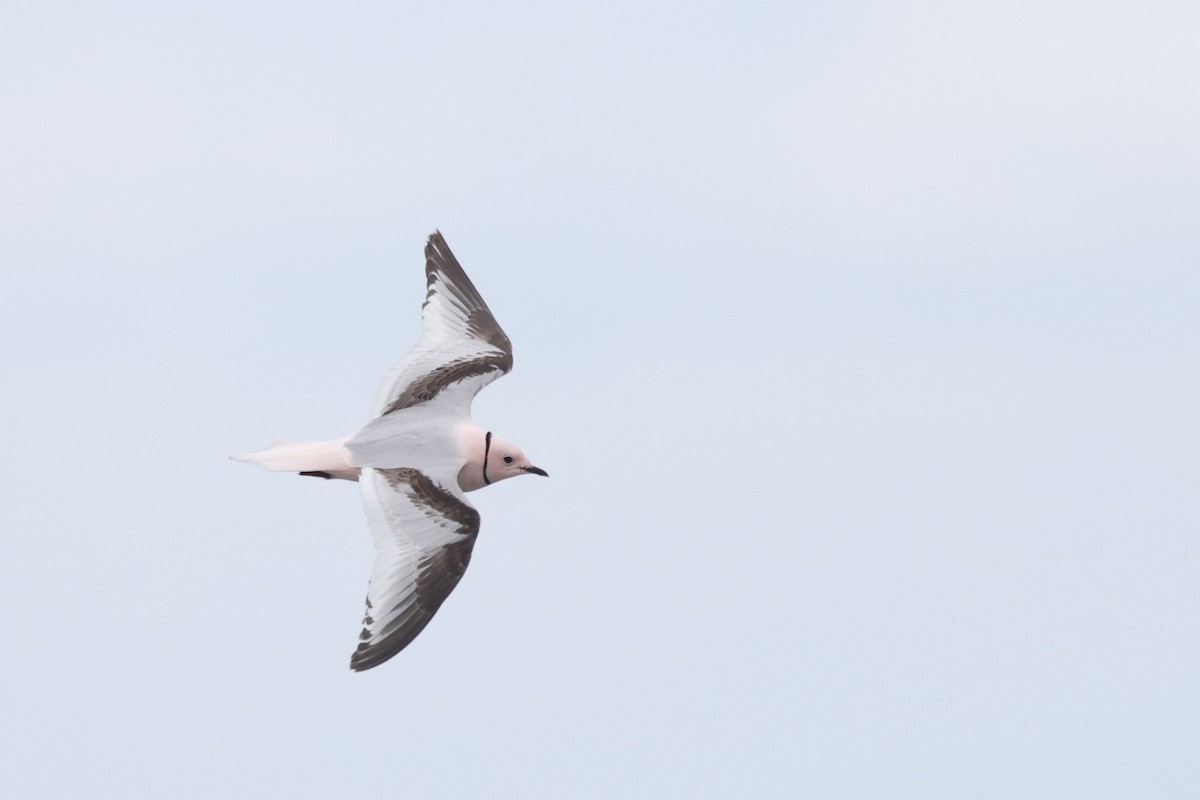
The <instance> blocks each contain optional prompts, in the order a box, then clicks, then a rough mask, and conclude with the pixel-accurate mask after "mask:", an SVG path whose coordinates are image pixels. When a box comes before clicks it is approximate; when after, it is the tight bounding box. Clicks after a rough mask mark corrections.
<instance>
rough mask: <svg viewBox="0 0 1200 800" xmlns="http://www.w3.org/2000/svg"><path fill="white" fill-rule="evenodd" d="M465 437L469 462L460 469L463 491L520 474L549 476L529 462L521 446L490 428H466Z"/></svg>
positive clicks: (459, 482)
mask: <svg viewBox="0 0 1200 800" xmlns="http://www.w3.org/2000/svg"><path fill="white" fill-rule="evenodd" d="M465 437H466V438H465V440H464V455H465V458H466V464H464V465H463V467H462V469H461V470H460V471H459V473H458V485H459V486H460V487H461V488H462V490H463V491H464V492H473V491H475V490H476V489H482V488H483V487H484V486H490V485H491V484H493V483H495V482H496V481H502V480H504V479H505V478H515V477H516V476H518V475H541V476H542V477H549V474H548V473H547V472H546V470H544V469H541V468H540V467H535V466H534V465H533V464H531V463H530V461H529V459H528V458H527V457H526V455H525V454H524V453H522V452H521V448H519V447H517V446H516V445H515V444H513V443H512V442H510V441H507V440H506V439H501V438H500V437H499V436H496V435H494V434H493V433H492V432H491V431H483V430H480V429H478V428H474V429H473V430H468V431H466V432H465Z"/></svg>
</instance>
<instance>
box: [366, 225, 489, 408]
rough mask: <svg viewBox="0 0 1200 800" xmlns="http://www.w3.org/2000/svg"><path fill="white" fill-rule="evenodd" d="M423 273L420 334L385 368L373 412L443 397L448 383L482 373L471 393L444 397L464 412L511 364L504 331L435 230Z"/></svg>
mask: <svg viewBox="0 0 1200 800" xmlns="http://www.w3.org/2000/svg"><path fill="white" fill-rule="evenodd" d="M425 278H426V292H425V303H424V305H423V306H422V308H421V339H420V341H418V342H417V344H416V345H415V346H414V347H413V348H412V349H411V350H409V352H408V353H407V354H406V355H405V356H404V358H403V359H401V360H400V361H399V362H398V363H397V364H396V365H395V366H393V367H392V368H391V370H389V371H388V374H387V377H386V378H385V379H384V381H383V385H382V386H381V387H380V388H379V392H378V393H377V395H376V397H375V408H374V413H373V414H372V416H373V417H380V416H383V415H385V414H388V413H391V412H393V411H396V410H399V409H400V408H406V407H409V406H412V405H415V404H417V403H420V402H427V401H428V400H431V399H433V398H434V397H438V399H439V400H442V398H441V397H440V396H439V395H440V394H442V393H443V392H444V391H445V389H446V388H448V387H449V386H451V385H453V384H455V383H458V382H461V381H462V380H465V379H466V378H468V377H483V376H486V380H483V381H481V382H478V383H474V384H473V387H472V388H473V389H474V391H473V392H471V393H470V394H469V395H466V396H465V397H463V396H456V397H454V398H445V401H451V400H453V402H454V404H455V405H456V406H458V407H459V408H460V410H461V412H462V414H463V415H464V416H465V415H468V414H469V413H470V403H471V399H472V398H473V397H474V396H475V393H477V392H478V391H479V390H480V389H482V388H483V387H484V386H486V385H487V384H489V383H491V382H492V381H494V380H495V379H496V378H498V377H500V376H501V375H503V374H505V373H507V372H508V371H509V370H510V369H512V344H511V343H510V342H509V340H508V336H506V335H505V333H504V331H503V330H502V329H501V328H500V325H499V324H498V323H497V322H496V319H495V317H493V316H492V312H491V311H490V310H489V309H488V307H487V303H485V302H484V301H483V298H482V297H481V296H480V295H479V292H478V290H476V288H475V286H474V284H472V283H471V280H470V278H468V277H467V274H466V273H465V272H464V271H463V268H462V266H461V265H460V264H459V263H458V260H457V259H455V257H454V254H453V253H451V252H450V248H449V247H448V246H447V245H446V242H445V240H444V239H443V238H442V235H441V233H438V232H435V233H434V234H433V235H432V236H430V237H429V242H428V244H426V246H425ZM464 401H465V406H464Z"/></svg>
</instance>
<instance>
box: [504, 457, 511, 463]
mask: <svg viewBox="0 0 1200 800" xmlns="http://www.w3.org/2000/svg"><path fill="white" fill-rule="evenodd" d="M504 463H505V464H511V463H512V456H505V457H504Z"/></svg>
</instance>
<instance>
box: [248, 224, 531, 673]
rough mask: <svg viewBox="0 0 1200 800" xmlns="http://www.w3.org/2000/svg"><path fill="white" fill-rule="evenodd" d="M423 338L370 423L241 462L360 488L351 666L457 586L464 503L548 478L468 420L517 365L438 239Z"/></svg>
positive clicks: (403, 640) (464, 559)
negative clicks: (363, 600) (368, 548)
mask: <svg viewBox="0 0 1200 800" xmlns="http://www.w3.org/2000/svg"><path fill="white" fill-rule="evenodd" d="M425 280H426V290H425V303H424V305H423V306H422V308H421V339H420V341H418V342H417V344H416V345H415V346H414V347H413V348H412V349H411V350H410V351H409V352H408V354H407V355H406V356H405V357H404V358H403V359H402V360H401V361H400V362H399V363H397V364H396V365H395V366H394V367H392V369H391V371H390V372H389V373H388V376H387V378H386V379H385V380H384V382H383V386H381V387H380V390H379V394H378V395H377V397H376V399H375V410H374V414H373V416H374V419H372V420H371V421H370V422H369V423H367V424H366V425H365V426H364V427H363V428H362V429H360V430H359V431H357V432H356V433H353V434H350V435H349V436H343V437H342V438H340V439H333V440H330V441H324V442H277V443H276V444H274V445H273V446H271V447H270V448H268V449H266V450H263V451H261V452H258V453H247V454H245V455H240V456H234V457H233V458H234V459H235V460H237V461H247V462H250V463H252V464H260V465H262V466H264V467H266V468H267V469H268V470H272V471H278V472H297V473H299V474H301V475H306V476H311V477H317V478H326V479H342V480H350V481H358V484H359V487H360V488H361V490H362V498H363V506H364V507H365V509H366V513H367V522H368V524H369V526H370V528H371V534H372V535H373V537H374V539H375V549H376V556H375V567H374V570H373V571H372V573H371V581H370V585H369V587H368V590H367V611H366V615H365V616H364V617H363V629H362V633H361V634H360V636H359V639H360V641H359V644H358V648H357V649H356V650H355V651H354V654H353V655H352V656H351V657H350V668H351V669H353V670H356V671H362V670H366V669H371V668H372V667H377V666H379V665H380V664H382V663H383V662H385V661H387V660H388V659H389V658H391V657H392V656H394V655H396V654H397V653H399V652H400V651H401V650H403V649H404V648H405V647H407V646H408V645H409V643H411V642H412V641H413V639H415V638H416V637H417V634H419V633H420V632H421V631H422V630H424V629H425V626H426V625H428V624H429V621H430V620H431V619H433V615H434V614H436V613H437V610H438V609H439V608H440V607H441V605H442V603H443V602H444V601H445V599H446V598H447V597H448V596H449V594H450V592H451V591H453V590H454V587H455V586H457V585H458V582H459V580H461V579H462V576H463V573H464V572H465V571H466V569H467V564H468V562H470V560H471V549H472V547H474V545H475V539H476V537H477V536H478V535H479V512H478V511H476V510H475V507H474V506H472V505H471V504H470V503H469V502H468V501H467V498H466V493H467V492H472V491H475V490H476V489H482V488H483V487H484V486H489V485H491V484H493V483H496V482H498V481H502V480H504V479H505V478H513V477H516V476H518V475H542V476H545V475H546V471H545V470H543V469H539V468H538V467H535V466H533V464H531V463H530V462H529V459H528V458H526V457H525V454H524V453H522V452H521V450H520V448H518V447H517V446H516V445H514V444H512V443H511V442H509V441H506V440H504V439H501V438H500V437H499V436H495V435H493V434H492V432H491V431H488V430H484V429H483V428H480V427H478V426H477V425H475V423H474V422H472V421H471V401H472V400H473V399H474V398H475V395H476V394H478V393H479V390H480V389H482V388H483V387H485V386H487V385H488V384H489V383H491V382H492V381H494V380H496V378H499V377H500V376H501V375H505V374H507V373H508V371H509V370H510V369H512V362H513V355H512V344H511V343H510V342H509V341H508V336H506V335H505V333H504V331H503V330H501V328H500V325H499V324H497V322H496V318H495V317H493V316H492V312H491V311H489V310H488V307H487V303H485V302H483V298H482V297H480V296H479V292H478V291H477V290H476V289H475V286H474V284H472V283H471V279H470V278H468V277H467V273H466V272H464V271H463V268H462V267H461V266H460V265H459V263H458V260H457V259H455V257H454V254H453V253H451V252H450V248H449V247H448V246H447V245H446V240H445V239H443V238H442V234H441V233H440V232H437V231H435V232H434V234H433V235H432V236H430V237H429V241H428V242H427V243H426V245H425Z"/></svg>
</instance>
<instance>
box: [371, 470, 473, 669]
mask: <svg viewBox="0 0 1200 800" xmlns="http://www.w3.org/2000/svg"><path fill="white" fill-rule="evenodd" d="M359 485H360V486H361V487H362V494H363V505H364V506H365V507H366V511H367V520H368V522H369V523H370V526H371V533H372V534H373V535H374V537H375V549H376V556H375V569H374V571H373V572H372V573H371V584H370V587H369V589H368V591H367V612H366V616H365V617H364V618H363V630H362V634H361V635H360V637H359V638H360V639H361V642H360V643H359V645H358V649H357V650H355V651H354V655H353V656H351V658H350V668H351V669H353V670H357V671H362V670H365V669H370V668H371V667H376V666H379V665H380V664H382V663H383V662H385V661H387V660H388V659H389V658H391V657H392V656H394V655H396V654H397V653H399V652H400V651H401V650H403V649H404V648H405V647H407V646H408V645H409V643H411V642H412V640H413V639H415V638H416V637H417V634H419V633H420V632H421V631H422V630H424V629H425V626H426V625H428V624H429V621H430V620H431V619H433V615H434V614H436V613H437V610H438V609H439V608H441V605H442V603H443V602H444V601H445V599H446V598H447V597H448V596H449V595H450V592H451V591H453V590H454V587H455V586H457V585H458V582H459V580H460V579H462V576H463V573H464V572H465V571H466V569H467V564H468V563H469V562H470V560H471V549H472V548H473V547H474V546H475V537H476V536H477V535H478V534H479V512H477V511H476V510H475V508H474V507H473V506H471V505H470V504H469V503H468V502H467V501H466V499H465V498H464V497H463V495H462V493H461V492H460V491H459V489H458V484H457V481H456V478H455V475H454V474H451V473H450V472H449V471H443V474H439V475H433V476H431V475H427V474H426V473H424V472H422V471H420V470H417V469H412V468H408V467H401V468H398V469H364V470H363V471H362V476H361V478H360V480H359ZM448 487H452V488H448Z"/></svg>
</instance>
